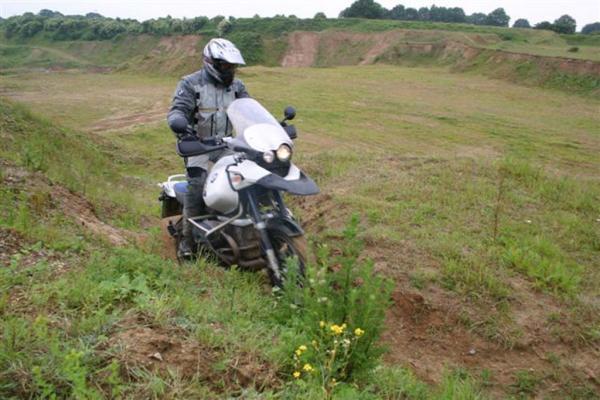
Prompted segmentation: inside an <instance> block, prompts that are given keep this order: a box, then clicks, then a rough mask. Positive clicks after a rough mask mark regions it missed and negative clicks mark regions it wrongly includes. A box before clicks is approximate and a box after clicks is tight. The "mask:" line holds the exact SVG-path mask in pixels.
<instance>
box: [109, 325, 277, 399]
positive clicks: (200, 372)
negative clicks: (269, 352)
mask: <svg viewBox="0 0 600 400" xmlns="http://www.w3.org/2000/svg"><path fill="white" fill-rule="evenodd" d="M108 343H109V352H111V353H112V354H114V356H115V357H116V358H117V359H118V360H119V361H120V362H121V364H122V365H124V366H125V370H126V371H127V372H128V373H129V374H132V372H133V371H132V370H133V369H136V368H141V369H145V370H148V371H152V372H155V373H158V374H167V373H170V371H175V372H176V373H177V374H178V375H179V376H181V377H183V378H188V379H190V378H192V379H198V380H200V381H202V382H204V383H206V384H207V385H209V386H210V387H211V388H212V389H213V390H215V391H217V392H220V391H222V390H223V388H224V387H225V388H228V390H234V391H235V390H241V389H243V388H248V387H254V388H255V389H257V390H259V391H260V390H264V389H265V388H269V387H274V386H278V385H279V384H280V381H279V379H278V378H277V375H276V370H275V369H273V368H272V366H271V365H269V363H268V362H267V361H265V360H263V359H261V358H260V357H259V356H258V355H257V354H251V353H247V352H240V353H239V354H236V355H235V356H233V357H228V358H226V359H225V354H224V352H223V350H222V349H219V348H215V347H211V346H208V345H205V344H203V343H201V342H198V341H197V340H195V339H191V338H188V337H186V334H185V332H183V331H181V330H177V329H165V328H158V327H152V326H145V325H143V320H142V319H139V318H137V319H133V320H132V319H130V320H125V321H123V322H122V323H121V324H120V327H119V329H118V330H117V331H116V332H115V333H114V334H113V335H112V336H111V337H110V339H109V342H108ZM223 362H224V363H225V364H226V365H225V367H222V366H221V365H222V364H223ZM217 364H218V365H219V367H217ZM131 377H132V378H134V379H135V376H134V375H131Z"/></svg>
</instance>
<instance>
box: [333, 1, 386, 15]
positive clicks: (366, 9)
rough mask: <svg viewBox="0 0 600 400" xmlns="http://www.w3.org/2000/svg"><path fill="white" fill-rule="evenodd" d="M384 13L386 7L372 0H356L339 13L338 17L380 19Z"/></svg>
mask: <svg viewBox="0 0 600 400" xmlns="http://www.w3.org/2000/svg"><path fill="white" fill-rule="evenodd" d="M385 14H386V9H385V8H383V7H382V6H381V4H379V3H376V2H375V1H373V0H356V1H355V2H354V3H352V4H351V5H350V7H348V8H346V9H345V10H343V11H342V12H341V13H340V18H369V19H381V18H383V17H384V16H385Z"/></svg>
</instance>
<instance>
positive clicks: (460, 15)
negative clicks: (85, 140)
mask: <svg viewBox="0 0 600 400" xmlns="http://www.w3.org/2000/svg"><path fill="white" fill-rule="evenodd" d="M340 18H341V19H339V20H337V21H339V22H342V21H343V20H344V19H345V18H369V19H394V20H407V21H431V22H455V23H471V24H475V25H491V26H508V23H509V21H510V17H509V16H508V15H507V14H506V12H505V11H504V9H502V8H498V9H496V10H494V11H492V12H490V13H489V14H483V13H474V14H471V15H465V13H464V11H463V10H462V9H461V8H458V7H453V8H446V7H437V6H435V5H433V6H431V7H430V8H427V7H422V8H420V9H418V10H417V9H414V8H410V7H409V8H405V7H404V6H403V5H401V4H399V5H397V6H395V7H393V8H392V9H391V10H387V9H385V8H384V7H382V6H381V5H380V4H378V3H376V2H375V1H374V0H357V1H355V2H354V3H352V5H351V6H350V7H348V8H346V9H345V10H343V11H342V12H341V13H340ZM246 20H248V19H246ZM252 20H261V18H260V16H258V15H255V16H254V17H253V18H252V19H250V20H249V21H252ZM262 20H263V21H265V23H266V25H269V26H270V25H273V26H277V29H278V30H280V29H285V30H290V29H292V30H293V28H294V27H296V28H298V29H302V28H308V26H309V25H310V26H312V25H315V26H319V27H322V28H323V29H324V28H326V27H327V26H328V25H327V24H329V23H333V21H335V20H333V21H332V20H329V22H328V21H326V16H325V14H323V13H322V12H319V13H317V14H315V16H314V18H313V19H306V20H301V19H298V18H296V17H295V16H293V15H291V16H288V17H286V16H284V15H277V16H275V17H273V18H263V19H262ZM240 21H244V19H240ZM269 21H270V22H269ZM324 24H325V25H324ZM237 25H238V24H237V23H236V19H235V18H233V17H229V18H225V17H223V16H216V17H213V18H208V17H204V16H199V17H194V18H183V19H180V18H172V17H170V16H167V17H162V18H157V19H150V20H146V21H143V22H139V21H138V20H136V19H121V18H108V17H104V16H102V15H100V14H98V13H88V14H86V15H63V14H61V13H60V12H58V11H51V10H41V11H40V12H39V13H37V14H34V13H31V12H27V13H24V14H23V15H19V16H12V17H9V18H6V19H2V18H0V29H1V30H2V31H3V32H4V35H5V37H6V38H8V39H10V38H22V39H26V38H30V37H33V36H35V35H38V34H43V35H44V36H46V37H48V38H49V39H52V40H107V39H113V38H115V37H117V36H119V35H122V34H133V35H139V34H150V35H156V36H168V35H180V34H201V33H205V34H210V35H213V34H215V33H216V34H218V35H221V36H222V35H224V34H227V33H228V32H230V31H231V30H232V29H233V28H234V27H235V26H237ZM247 25H248V24H242V25H241V27H240V29H242V30H243V29H245V28H244V27H246V28H247ZM254 25H256V24H254ZM263 25H264V24H263ZM266 25H265V28H266ZM305 25H306V26H305ZM513 26H514V27H517V28H530V27H531V26H530V25H529V22H528V21H527V20H525V19H518V20H517V21H516V22H515V23H514V25H513ZM575 26H576V23H575V20H574V19H573V18H571V17H570V16H568V15H564V16H562V17H560V18H559V19H557V20H556V21H554V23H550V22H542V23H539V24H537V25H535V26H534V28H537V29H550V30H553V31H556V32H559V33H574V32H575ZM594 32H600V22H598V23H594V24H589V25H586V26H585V27H584V28H583V30H582V33H585V34H590V33H594Z"/></svg>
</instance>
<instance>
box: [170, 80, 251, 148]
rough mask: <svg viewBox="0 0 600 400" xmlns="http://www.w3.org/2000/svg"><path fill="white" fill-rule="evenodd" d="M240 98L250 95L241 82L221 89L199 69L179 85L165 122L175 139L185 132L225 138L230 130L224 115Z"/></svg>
mask: <svg viewBox="0 0 600 400" xmlns="http://www.w3.org/2000/svg"><path fill="white" fill-rule="evenodd" d="M243 97H250V95H249V94H248V92H247V91H246V87H245V86H244V84H243V83H242V81H241V80H239V79H234V81H233V83H232V84H231V85H230V86H229V87H224V86H223V85H222V84H220V83H218V82H217V81H216V80H214V79H213V78H212V77H211V76H210V75H209V74H208V73H207V72H206V70H204V69H201V70H199V71H196V72H194V73H193V74H190V75H187V76H184V77H183V78H182V79H181V80H180V81H179V84H178V85H177V88H176V89H175V93H174V94H173V101H172V103H171V109H170V110H169V114H168V115H167V122H168V123H169V127H170V128H171V129H172V130H173V131H174V132H175V134H176V135H177V136H178V137H181V136H183V135H185V134H186V133H189V132H195V133H196V134H197V135H198V137H200V138H203V137H208V136H217V137H223V136H229V135H231V132H232V126H231V122H230V121H229V119H228V118H227V114H226V112H225V111H226V110H227V107H228V106H229V104H231V103H232V102H233V101H234V100H235V99H239V98H243Z"/></svg>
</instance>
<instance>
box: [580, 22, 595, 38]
mask: <svg viewBox="0 0 600 400" xmlns="http://www.w3.org/2000/svg"><path fill="white" fill-rule="evenodd" d="M594 32H600V22H594V23H593V24H587V25H586V26H584V27H583V29H582V30H581V33H583V34H584V35H589V34H590V33H594Z"/></svg>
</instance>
